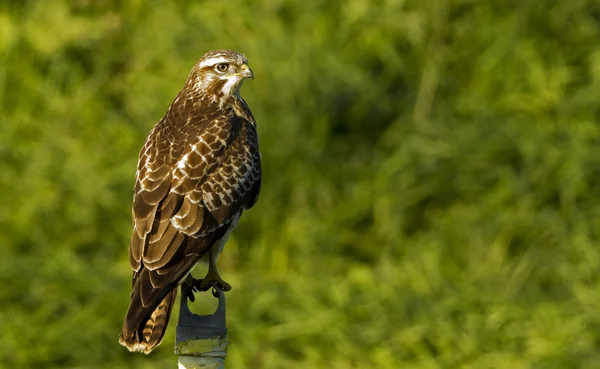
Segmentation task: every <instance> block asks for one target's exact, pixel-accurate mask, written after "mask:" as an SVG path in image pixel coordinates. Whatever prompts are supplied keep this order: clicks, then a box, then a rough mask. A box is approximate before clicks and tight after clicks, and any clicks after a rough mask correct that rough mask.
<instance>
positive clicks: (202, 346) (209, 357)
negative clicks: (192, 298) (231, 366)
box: [175, 284, 229, 369]
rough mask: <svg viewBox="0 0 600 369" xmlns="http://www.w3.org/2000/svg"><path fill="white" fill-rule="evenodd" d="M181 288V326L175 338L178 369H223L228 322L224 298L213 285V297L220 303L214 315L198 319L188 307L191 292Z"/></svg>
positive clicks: (202, 316)
mask: <svg viewBox="0 0 600 369" xmlns="http://www.w3.org/2000/svg"><path fill="white" fill-rule="evenodd" d="M188 288H189V287H187V286H186V285H185V284H182V285H181V292H182V293H181V303H180V310H179V323H178V325H177V331H176V338H175V354H176V355H178V356H179V361H178V362H179V369H199V368H202V369H223V368H224V363H225V357H226V356H227V345H228V344H229V342H228V341H227V322H226V314H225V294H224V293H223V291H222V290H221V289H220V288H219V286H218V285H217V284H213V288H214V292H213V295H215V297H217V298H218V299H219V304H218V306H217V310H216V311H215V312H214V313H213V314H211V315H196V314H194V313H192V312H191V311H190V309H189V307H188V303H187V300H188V299H187V296H188V290H187V289H188Z"/></svg>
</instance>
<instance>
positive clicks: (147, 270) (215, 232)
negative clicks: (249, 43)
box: [119, 50, 261, 353]
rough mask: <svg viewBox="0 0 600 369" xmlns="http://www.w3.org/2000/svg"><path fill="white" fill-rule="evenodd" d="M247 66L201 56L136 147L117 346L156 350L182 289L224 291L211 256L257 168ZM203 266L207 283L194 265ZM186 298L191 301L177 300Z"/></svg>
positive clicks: (240, 59)
mask: <svg viewBox="0 0 600 369" xmlns="http://www.w3.org/2000/svg"><path fill="white" fill-rule="evenodd" d="M247 78H252V79H254V75H253V73H252V70H251V69H250V68H249V67H248V60H247V59H246V57H245V56H244V55H243V54H240V53H238V52H235V51H231V50H214V51H210V52H208V53H206V54H205V55H203V56H202V58H200V60H199V61H198V62H197V63H196V65H195V66H194V67H193V69H192V71H191V72H190V74H189V76H188V78H187V81H186V82H185V85H184V86H183V89H182V90H181V91H180V92H179V93H178V94H177V96H176V97H175V99H174V100H173V102H172V104H171V106H170V107H169V109H168V111H167V112H166V114H165V115H164V117H163V118H162V119H161V120H160V121H159V122H158V124H156V126H154V128H153V129H152V131H151V132H150V134H149V136H148V138H147V139H146V143H145V144H144V146H143V148H142V150H141V151H140V155H139V161H138V166H137V172H136V178H135V187H134V196H133V211H132V213H133V234H132V236H131V244H130V247H129V263H130V265H131V268H132V269H133V285H132V291H131V302H130V304H129V309H128V310H127V314H126V316H125V321H124V323H123V330H122V331H121V334H120V337H119V342H120V343H121V345H123V346H125V347H127V348H128V349H129V350H130V351H138V352H144V353H149V352H150V351H151V350H152V349H153V348H154V347H156V346H157V345H159V344H160V342H161V341H162V338H163V336H164V333H165V330H166V328H167V323H168V320H169V316H170V314H171V308H172V306H173V303H174V301H175V296H176V294H177V287H178V286H179V285H180V284H181V283H188V284H190V285H191V287H192V288H193V289H195V290H196V291H198V290H201V291H205V290H208V289H209V288H210V285H211V283H213V282H214V283H218V284H219V286H220V287H221V289H222V290H224V291H227V290H230V289H231V286H230V285H229V284H227V283H226V282H225V281H223V280H222V279H221V277H220V276H219V273H218V271H217V267H216V259H217V256H218V255H219V253H221V251H222V250H223V247H224V245H225V242H226V241H227V238H228V237H229V235H230V233H231V231H232V230H233V229H234V227H235V226H236V225H237V223H238V220H239V218H240V216H241V214H242V212H243V211H244V210H246V209H250V208H251V207H252V206H253V205H254V204H255V202H256V200H257V198H258V194H259V191H260V184H261V163H260V154H259V151H258V136H257V130H256V123H255V121H254V117H253V116H252V113H251V112H250V109H249V108H248V105H246V102H245V101H244V100H243V99H242V97H241V96H240V92H239V90H240V87H241V85H242V83H243V81H244V80H245V79H247ZM199 262H206V263H208V266H209V269H208V273H207V275H206V277H205V278H203V279H198V280H197V279H193V278H192V277H191V275H190V272H191V270H192V268H194V266H195V265H196V264H198V263H199ZM182 298H190V299H191V300H192V301H193V295H191V296H182Z"/></svg>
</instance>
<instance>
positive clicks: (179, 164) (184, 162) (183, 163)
mask: <svg viewBox="0 0 600 369" xmlns="http://www.w3.org/2000/svg"><path fill="white" fill-rule="evenodd" d="M187 161H188V154H185V155H183V157H182V158H181V160H179V161H178V162H177V167H178V168H180V169H184V168H185V166H186V165H187Z"/></svg>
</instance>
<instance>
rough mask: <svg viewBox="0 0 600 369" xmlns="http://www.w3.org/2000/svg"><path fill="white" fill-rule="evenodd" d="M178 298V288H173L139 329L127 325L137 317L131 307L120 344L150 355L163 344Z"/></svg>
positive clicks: (120, 337)
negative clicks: (132, 318) (131, 317)
mask: <svg viewBox="0 0 600 369" xmlns="http://www.w3.org/2000/svg"><path fill="white" fill-rule="evenodd" d="M176 296H177V287H175V288H173V289H172V290H171V292H169V293H168V294H167V296H165V298H164V299H163V300H162V301H161V303H160V304H158V306H157V307H156V309H154V311H153V312H152V314H151V315H150V317H149V318H148V319H147V320H142V321H141V324H139V325H138V326H137V327H131V326H129V325H128V324H127V323H128V322H129V323H130V322H131V320H130V319H128V318H130V316H131V315H137V314H135V312H134V311H132V306H130V307H129V310H128V311H127V317H126V319H125V324H123V330H122V331H121V334H120V336H119V343H120V344H121V345H123V346H125V347H127V349H128V350H129V351H132V352H134V351H137V352H143V353H145V354H148V353H150V351H152V349H153V348H155V347H156V346H158V345H159V344H160V343H161V342H162V339H163V337H164V335H165V331H166V330H167V323H168V322H169V316H170V315H171V310H172V309H173V304H174V303H175V297H176ZM132 305H133V303H132ZM134 319H135V318H134ZM136 320H137V319H136Z"/></svg>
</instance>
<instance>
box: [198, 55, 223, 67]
mask: <svg viewBox="0 0 600 369" xmlns="http://www.w3.org/2000/svg"><path fill="white" fill-rule="evenodd" d="M229 62H230V60H229V59H227V58H224V57H222V56H217V57H214V58H210V59H206V60H205V61H203V62H202V63H200V65H199V67H200V68H204V67H208V66H211V65H216V64H219V63H229Z"/></svg>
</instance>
